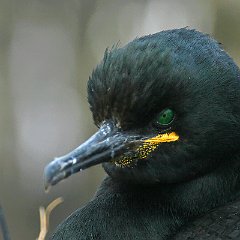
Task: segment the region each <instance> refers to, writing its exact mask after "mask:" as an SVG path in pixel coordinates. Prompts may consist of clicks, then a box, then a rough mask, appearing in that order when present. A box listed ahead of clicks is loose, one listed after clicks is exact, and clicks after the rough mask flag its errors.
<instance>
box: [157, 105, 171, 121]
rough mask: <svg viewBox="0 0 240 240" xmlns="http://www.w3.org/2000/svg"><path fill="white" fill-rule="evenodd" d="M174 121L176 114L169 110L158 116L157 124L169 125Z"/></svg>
mask: <svg viewBox="0 0 240 240" xmlns="http://www.w3.org/2000/svg"><path fill="white" fill-rule="evenodd" d="M173 119H174V112H173V111H172V110H171V109H169V108H167V109H164V110H163V111H162V112H160V114H159V115H158V116H157V123H158V124H160V125H168V124H170V123H171V122H172V121H173Z"/></svg>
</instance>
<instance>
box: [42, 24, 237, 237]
mask: <svg viewBox="0 0 240 240" xmlns="http://www.w3.org/2000/svg"><path fill="white" fill-rule="evenodd" d="M88 101H89V104H90V109H91V111H92V114H93V119H94V122H95V124H96V125H97V126H98V127H99V130H98V131H97V133H96V134H95V135H93V136H92V137H91V138H90V139H89V140H87V141H86V142H85V143H83V144H82V145H80V146H79V147H78V148H77V149H75V150H74V151H72V152H71V153H69V154H67V155H65V156H63V157H60V158H56V159H55V160H54V161H53V162H51V163H50V164H49V165H48V166H47V167H46V169H45V182H46V187H48V186H49V185H54V184H56V183H58V182H59V181H60V180H62V179H64V178H66V177H68V176H70V175H71V174H73V173H76V172H78V171H80V170H83V169H86V168H88V167H91V166H93V165H96V164H100V163H102V165H103V168H104V169H105V171H106V172H107V174H108V177H106V179H105V180H104V181H103V182H102V184H101V186H100V188H99V190H98V191H97V193H96V195H95V196H94V198H93V199H92V200H91V201H90V202H89V203H88V204H87V205H86V206H84V207H82V208H80V209H78V210H77V211H76V212H74V213H73V214H72V215H71V216H70V217H68V218H67V219H66V220H65V221H64V222H63V223H62V224H60V226H59V227H58V228H57V230H56V232H55V233H54V235H53V237H52V239H54V240H58V239H81V240H88V239H89V240H90V239H95V240H96V239H98V240H102V239H106V240H114V239H119V240H120V239H121V240H123V239H136V240H142V239H151V240H155V239H156V240H159V239H174V237H173V236H174V235H175V234H176V233H177V232H181V227H182V226H183V225H186V224H188V222H189V221H192V219H194V218H196V217H198V216H201V215H204V214H206V213H208V212H209V211H210V210H212V209H214V208H216V207H219V206H223V205H226V204H227V203H229V202H231V201H233V200H235V199H237V198H238V197H239V195H240V71H239V68H238V67H237V66H236V64H235V63H234V62H233V60H232V59H231V58H230V57H229V56H228V55H227V54H226V52H225V51H224V50H223V49H222V47H221V45H219V43H218V42H216V41H215V40H214V39H212V38H211V37H209V36H208V35H206V34H203V33H200V32H198V31H196V30H189V29H186V28H183V29H175V30H168V31H162V32H159V33H156V34H152V35H148V36H144V37H141V38H136V39H135V40H133V41H132V42H130V43H128V44H127V45H126V46H124V47H122V48H118V47H113V48H112V49H107V50H106V52H105V55H104V57H103V60H102V61H101V62H100V64H99V65H98V66H97V67H96V69H95V70H94V71H93V73H92V75H91V77H90V79H89V82H88ZM205 225H206V224H205ZM178 239H184V238H183V237H182V238H181V237H180V238H178ZM186 239H187V238H186ZM191 239H194V238H191ZM196 239H200V238H196ZM204 239H207V238H204ZM209 239H214V238H211V237H210V238H209ZM219 239H221V238H219ZM222 239H228V238H222Z"/></svg>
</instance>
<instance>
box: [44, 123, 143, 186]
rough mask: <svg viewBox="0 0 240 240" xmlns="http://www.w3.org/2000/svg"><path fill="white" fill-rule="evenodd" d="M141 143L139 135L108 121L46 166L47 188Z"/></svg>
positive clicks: (45, 180)
mask: <svg viewBox="0 0 240 240" xmlns="http://www.w3.org/2000/svg"><path fill="white" fill-rule="evenodd" d="M140 143H141V140H140V137H139V136H135V135H130V134H126V133H125V134H124V133H123V132H120V131H119V130H118V129H117V128H116V127H115V125H114V124H113V123H112V122H106V123H104V124H103V125H102V127H101V128H100V129H99V130H98V131H97V132H96V133H95V134H94V135H93V136H92V137H90V138H89V139H88V140H87V141H86V142H84V143H83V144H82V145H80V146H79V147H77V148H76V149H74V150H73V151H72V152H70V153H68V154H66V155H64V156H62V157H57V158H55V159H54V160H53V161H52V162H51V163H49V164H48V165H47V166H46V167H45V169H44V182H45V189H46V190H47V189H48V188H49V187H50V186H51V185H55V184H57V183H58V182H59V181H61V180H63V179H65V178H67V177H69V176H71V175H72V174H74V173H76V172H79V171H82V170H84V169H86V168H89V167H91V166H94V165H97V164H100V163H103V162H111V161H113V159H116V158H117V157H118V156H120V155H122V154H123V153H124V152H127V151H129V150H130V149H134V148H135V147H136V146H138V145H139V144H140Z"/></svg>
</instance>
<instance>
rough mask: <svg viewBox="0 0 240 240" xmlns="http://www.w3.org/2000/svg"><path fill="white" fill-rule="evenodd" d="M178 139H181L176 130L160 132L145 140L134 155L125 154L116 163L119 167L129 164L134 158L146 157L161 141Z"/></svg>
mask: <svg viewBox="0 0 240 240" xmlns="http://www.w3.org/2000/svg"><path fill="white" fill-rule="evenodd" d="M178 139H179V136H178V135H177V134H176V133H175V132H171V133H164V134H158V135H157V136H155V137H152V138H149V139H146V140H144V141H143V144H142V145H141V146H140V147H138V148H137V150H136V153H135V154H134V155H132V156H124V157H122V158H120V159H118V160H116V161H115V162H114V163H115V165H116V166H118V167H126V166H129V165H131V164H132V163H133V162H134V160H137V159H144V158H146V157H147V156H148V155H149V154H150V153H151V152H153V151H154V150H155V149H156V148H157V147H158V145H160V144H161V143H164V142H175V141H177V140H178Z"/></svg>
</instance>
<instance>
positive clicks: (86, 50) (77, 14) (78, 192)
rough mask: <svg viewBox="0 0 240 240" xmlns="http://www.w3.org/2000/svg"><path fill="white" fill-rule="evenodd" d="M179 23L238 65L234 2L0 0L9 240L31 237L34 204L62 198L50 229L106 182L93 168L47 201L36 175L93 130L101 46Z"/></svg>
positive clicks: (0, 154) (0, 125)
mask: <svg viewBox="0 0 240 240" xmlns="http://www.w3.org/2000/svg"><path fill="white" fill-rule="evenodd" d="M186 26H189V28H196V29H198V30H200V31H203V32H206V33H209V34H210V35H212V36H214V37H215V38H216V39H217V40H218V41H219V42H221V43H222V44H223V46H224V48H225V50H227V52H228V53H229V54H230V55H231V56H232V57H233V59H234V60H235V61H236V62H237V63H238V65H240V27H239V26H240V1H239V0H201V1H199V0H126V1H124V0H121V1H116V0H0V203H1V204H2V206H3V208H4V211H5V215H6V218H7V221H8V225H9V229H10V233H11V237H12V239H21V240H22V239H24V240H25V239H27V240H28V239H36V237H37V236H38V233H39V213H38V208H39V206H41V205H43V206H46V205H48V204H49V203H50V202H51V201H52V200H53V199H55V198H56V197H58V196H62V197H63V198H64V200H65V201H64V203H63V204H61V205H60V206H59V207H57V208H56V209H55V210H54V211H53V214H52V215H51V221H50V223H51V226H50V227H51V228H50V230H51V231H53V229H54V228H55V227H56V225H57V224H59V223H60V222H61V221H62V220H63V219H64V218H65V217H66V216H68V215H69V214H70V213H71V212H73V211H74V210H75V209H77V208H78V207H80V206H82V205H83V204H84V203H86V202H87V201H89V199H90V198H91V197H92V195H93V194H94V192H95V191H96V188H97V186H98V185H99V184H100V182H101V180H102V179H103V177H104V172H103V170H102V168H101V166H97V167H93V168H91V169H89V170H86V171H84V172H82V173H81V174H76V175H74V176H73V177H71V178H69V179H67V180H66V181H64V182H61V183H60V184H58V185H57V186H55V187H54V188H52V189H51V191H50V193H48V194H46V193H45V192H44V187H43V177H42V175H43V168H44V166H45V165H46V164H47V163H48V162H49V161H50V160H52V159H53V158H54V157H56V156H60V155H62V154H65V153H66V152H68V151H69V150H71V149H73V148H74V147H76V146H78V145H79V144H80V143H82V142H83V141H84V140H85V139H86V138H88V137H89V136H90V135H91V134H92V133H94V131H95V130H96V127H95V126H94V125H93V122H92V119H91V114H90V112H89V109H88V103H87V98H86V84H87V80H88V77H89V75H90V74H91V71H92V69H93V68H94V67H95V65H96V64H97V63H98V62H99V61H100V60H101V58H102V55H103V52H104V50H105V48H106V47H111V46H112V45H113V44H114V43H117V42H120V45H124V44H125V43H127V42H128V41H130V40H131V39H133V38H135V37H136V36H142V35H145V34H150V33H155V32H158V31H161V30H164V29H170V28H180V27H186ZM0 239H1V236H0Z"/></svg>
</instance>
